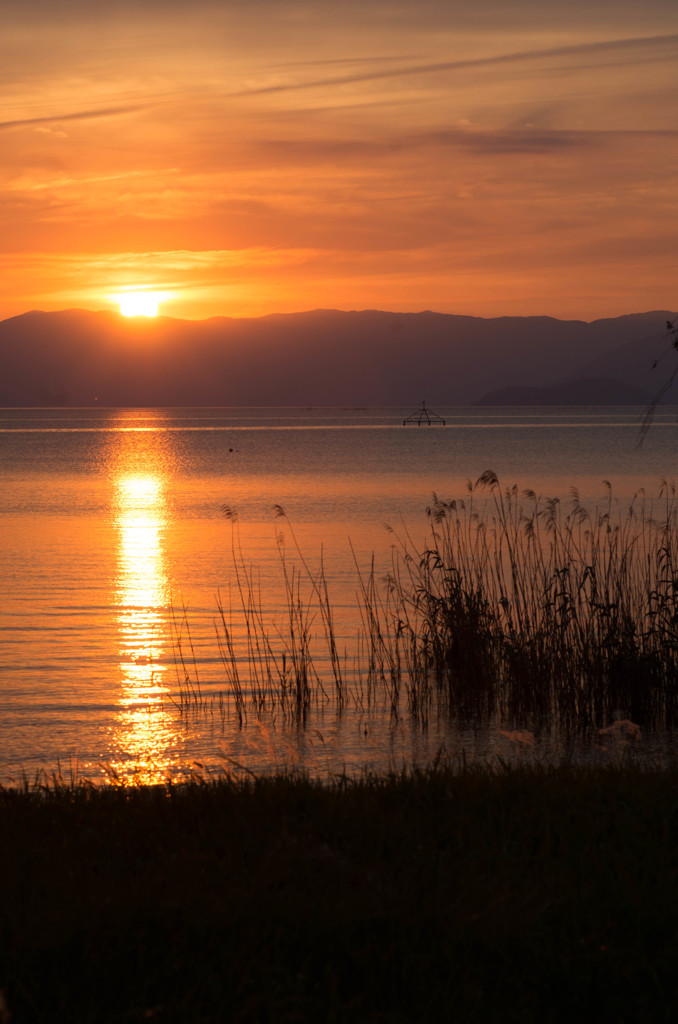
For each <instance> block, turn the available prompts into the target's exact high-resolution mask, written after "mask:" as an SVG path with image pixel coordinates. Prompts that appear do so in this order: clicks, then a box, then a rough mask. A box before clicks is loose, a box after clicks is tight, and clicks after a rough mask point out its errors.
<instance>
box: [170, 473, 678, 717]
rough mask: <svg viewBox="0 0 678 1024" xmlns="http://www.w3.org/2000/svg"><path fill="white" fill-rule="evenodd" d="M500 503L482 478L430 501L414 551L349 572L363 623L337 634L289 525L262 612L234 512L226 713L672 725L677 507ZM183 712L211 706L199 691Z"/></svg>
mask: <svg viewBox="0 0 678 1024" xmlns="http://www.w3.org/2000/svg"><path fill="white" fill-rule="evenodd" d="M605 487H606V491H607V498H606V501H605V503H604V505H603V506H602V507H597V508H594V509H588V508H586V507H585V506H584V505H583V504H582V502H581V501H580V497H579V494H578V492H577V491H576V489H574V488H572V490H571V493H570V498H569V501H568V502H566V503H563V502H561V501H560V500H558V499H556V498H544V497H539V496H538V495H537V494H536V493H535V492H534V491H531V490H526V491H522V492H519V490H518V488H517V486H515V485H514V486H513V487H509V488H502V487H501V485H500V482H499V480H498V479H497V477H496V475H495V474H494V473H493V472H492V471H490V470H488V471H486V472H485V473H483V474H482V476H481V477H480V478H479V479H478V480H477V481H476V483H475V484H470V483H469V485H468V489H467V493H466V494H465V495H464V497H462V498H457V499H454V500H443V499H442V498H440V497H438V496H437V495H434V496H433V501H432V504H431V506H430V507H429V508H428V509H427V515H428V518H429V527H430V529H429V534H428V540H427V543H426V545H425V546H424V548H423V549H419V548H418V547H417V546H416V545H415V544H414V543H413V541H412V539H411V537H410V536H409V535H408V533H407V531H406V530H405V529H404V528H403V529H401V530H399V531H397V530H392V531H391V542H392V546H391V560H390V569H389V571H388V573H387V574H386V575H385V576H383V575H382V576H378V575H377V573H376V571H375V563H374V559H373V560H372V561H371V563H370V564H369V565H368V566H367V567H366V568H365V567H361V566H360V565H359V563H358V559H357V558H355V556H354V560H355V568H356V601H357V606H358V608H359V612H360V616H359V618H360V622H359V625H358V626H357V627H356V630H355V631H354V632H353V633H348V632H346V631H345V630H344V631H342V630H341V629H338V627H337V624H336V619H337V616H336V615H335V611H334V609H333V605H332V602H331V598H330V592H329V586H328V581H327V578H326V574H325V569H324V564H323V559H322V555H321V557H320V561H319V564H318V566H317V567H313V566H312V565H311V564H310V561H309V560H308V559H307V558H306V556H305V555H304V553H303V552H302V550H301V548H300V546H299V544H298V542H297V539H296V534H295V532H294V528H293V526H292V524H290V523H289V522H288V521H287V517H286V516H285V513H284V510H283V509H282V508H280V507H279V506H276V507H275V509H274V511H275V515H276V516H277V517H278V518H281V519H283V520H285V524H286V529H287V532H288V534H289V536H290V537H291V540H292V551H291V554H289V553H288V552H287V551H286V548H285V545H284V543H283V541H282V539H280V541H279V551H280V566H281V574H282V582H283V593H284V605H285V607H284V613H283V614H280V613H279V611H278V613H277V614H276V613H275V611H271V610H267V609H266V607H265V600H264V599H265V596H266V595H265V594H264V593H263V592H262V588H261V586H260V584H259V583H258V581H257V577H256V573H255V571H254V570H253V568H252V567H251V566H248V564H247V560H246V557H245V555H244V552H243V549H242V546H241V541H240V533H239V526H238V520H237V513H236V512H235V511H234V510H233V509H230V508H224V510H223V511H224V515H225V516H226V518H227V519H228V520H229V522H230V524H231V547H232V556H233V566H234V568H233V585H232V587H231V596H230V600H229V602H228V605H226V603H225V602H224V601H223V600H220V603H219V609H218V620H217V632H218V643H219V649H220V652H221V662H222V668H223V680H224V685H223V688H222V690H221V692H220V693H219V695H218V697H216V698H212V701H211V707H212V709H213V706H214V701H215V700H216V702H217V704H218V707H219V710H220V712H221V714H222V715H227V714H231V713H233V714H235V715H236V716H237V718H238V720H239V721H240V723H241V724H242V723H244V722H245V720H246V718H247V716H248V715H250V714H255V715H257V714H261V713H264V712H268V711H273V712H275V713H279V714H281V715H282V716H283V717H285V718H286V719H290V720H296V721H298V722H299V723H301V724H303V723H304V722H305V720H306V716H307V714H308V712H309V710H310V709H311V708H312V707H314V706H325V707H330V708H334V710H336V711H337V712H341V711H342V710H343V709H344V708H345V707H347V706H350V707H355V708H359V709H362V710H367V711H375V712H379V713H386V714H388V715H390V716H392V717H393V718H394V719H398V718H399V717H401V716H403V715H408V716H410V718H411V719H412V720H413V721H415V722H417V723H419V724H420V725H421V726H423V727H425V726H426V725H427V723H428V722H429V721H430V719H431V716H442V715H444V716H449V717H450V718H454V719H457V720H459V721H460V722H471V721H487V720H488V719H489V718H490V717H492V718H493V720H495V721H499V722H512V723H518V724H521V725H524V724H526V723H528V722H529V723H530V725H531V726H533V727H539V728H550V727H554V728H558V729H559V730H562V731H564V732H566V733H567V732H569V731H572V732H582V731H586V730H592V729H598V728H600V727H601V726H602V725H605V724H607V723H609V721H611V720H612V719H614V718H618V719H626V718H628V719H630V720H632V721H633V722H638V723H641V724H643V725H645V726H652V727H671V725H672V724H673V723H674V720H675V717H676V709H677V706H678V700H677V692H678V505H677V502H676V493H675V487H674V486H673V485H671V484H669V483H667V482H666V481H663V482H662V483H661V487H660V491H659V495H658V497H657V498H655V499H654V500H649V499H647V498H646V496H645V494H644V493H643V492H639V493H638V494H636V496H635V497H634V499H633V501H632V502H631V503H630V505H629V506H628V507H627V508H625V509H624V508H622V507H621V506H620V505H619V504H618V502H617V501H616V500H615V499H614V497H613V495H612V489H611V487H610V485H609V484H607V483H605ZM182 665H183V669H184V672H185V674H186V679H187V682H186V685H185V687H184V688H183V690H182V705H183V706H186V707H189V706H195V705H197V704H202V703H207V702H206V701H205V698H204V696H203V694H202V692H201V691H200V690H199V688H198V687H197V686H196V685H195V684H192V683H190V681H189V680H188V672H187V671H186V662H182Z"/></svg>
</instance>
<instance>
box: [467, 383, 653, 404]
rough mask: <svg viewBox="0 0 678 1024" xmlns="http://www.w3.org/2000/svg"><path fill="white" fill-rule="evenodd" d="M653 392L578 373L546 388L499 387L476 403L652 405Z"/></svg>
mask: <svg viewBox="0 0 678 1024" xmlns="http://www.w3.org/2000/svg"><path fill="white" fill-rule="evenodd" d="M651 401H652V395H651V393H650V392H649V391H644V390H643V389H642V388H636V387H633V385H631V384H623V383H622V382H621V381H618V380H613V379H612V378H611V377H578V378H577V380H571V381H566V382H565V383H564V384H552V385H551V386H550V387H545V388H527V387H513V388H499V389H498V390H497V391H491V392H490V393H489V394H487V395H483V397H482V398H479V399H478V400H477V401H476V402H474V403H473V404H474V405H649V403H650V402H651Z"/></svg>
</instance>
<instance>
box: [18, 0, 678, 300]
mask: <svg viewBox="0 0 678 1024" xmlns="http://www.w3.org/2000/svg"><path fill="white" fill-rule="evenodd" d="M0 14H1V15H2V33H1V34H0V90H1V95H2V102H1V104H0V118H1V120H0V154H1V159H0V183H1V184H0V187H1V189H2V204H1V206H0V282H1V283H0V319H1V318H4V317H8V316H12V315H14V314H16V313H21V312H24V311H25V310H27V309H34V308H40V309H61V308H65V307H73V306H80V307H87V308H91V309H103V308H112V307H113V306H114V300H113V299H112V298H111V296H112V295H113V294H114V293H115V292H116V291H120V290H122V289H124V288H129V287H139V286H145V287H148V288H151V289H156V290H160V291H163V292H165V293H167V294H168V295H169V296H171V298H167V300H166V301H165V302H164V303H163V304H162V306H161V311H162V312H164V313H166V314H168V315H172V316H178V317H187V318H203V317H208V316H214V315H219V314H223V315H228V316H258V315H261V314H265V313H271V312H286V311H292V310H303V309H310V308H314V307H319V306H322V307H335V308H341V309H356V308H358V309H361V308H381V309H391V310H420V309H427V308H428V309H435V310H439V311H441V312H455V313H468V314H476V315H481V316H500V315H502V314H512V315H530V314H542V313H547V314H551V315H554V316H559V317H572V318H582V319H592V318H594V317H598V316H614V315H617V314H621V313H627V312H632V311H637V310H648V309H655V308H669V309H671V308H675V307H676V302H677V295H678V287H677V281H676V262H677V261H676V250H677V246H678V243H677V240H676V236H677V225H678V217H677V216H676V212H677V211H676V206H677V203H678V190H677V188H676V168H677V166H678V118H677V107H678V88H677V87H678V71H677V68H678V61H677V59H676V58H677V55H678V5H677V4H676V3H675V0H643V2H640V0H635V2H631V0H626V2H624V0H602V2H600V0H599V2H597V3H595V4H592V3H590V2H589V0H587V2H584V0H568V2H567V3H564V2H561V0H549V3H545V2H544V0H516V2H515V3H511V4H507V3H505V0H475V2H474V3H473V4H469V3H468V0H463V2H462V0H420V2H418V3H417V4H414V3H412V2H411V0H407V2H404V0H389V2H388V3H386V2H383V0H371V2H370V3H365V2H364V0H361V2H360V3H357V2H355V0H344V2H342V3H341V4H336V3H332V2H329V0H328V2H327V3H319V2H318V0H290V2H287V0H250V2H249V3H248V4H247V5H245V4H244V3H243V2H242V0H194V2H193V3H191V4H190V5H188V4H185V3H183V2H179V0H162V2H161V0H145V2H144V0H135V2H132V0H122V2H118V3H116V5H115V7H114V8H110V9H106V8H105V6H103V5H101V6H100V5H95V4H92V3H91V0H63V2H62V0H58V2H55V0H22V2H21V3H16V2H14V0H0Z"/></svg>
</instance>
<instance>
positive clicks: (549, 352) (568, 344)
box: [0, 310, 673, 408]
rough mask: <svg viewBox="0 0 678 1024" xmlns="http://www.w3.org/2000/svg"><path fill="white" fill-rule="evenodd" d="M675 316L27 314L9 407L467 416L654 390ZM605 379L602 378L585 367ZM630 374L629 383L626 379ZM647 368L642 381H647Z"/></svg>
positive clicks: (12, 358) (5, 328)
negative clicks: (481, 410)
mask: <svg viewBox="0 0 678 1024" xmlns="http://www.w3.org/2000/svg"><path fill="white" fill-rule="evenodd" d="M672 316H673V314H671V313H668V312H666V311H657V312H651V313H637V314H632V315H629V316H621V317H617V318H615V319H606V320H596V321H593V323H585V322H583V321H579V320H569V321H564V320H555V319H553V318H550V317H500V318H497V319H484V318H481V317H469V316H455V315H450V314H444V313H433V312H422V313H388V312H380V311H377V310H364V311H361V312H342V311H339V310H313V311H309V312H305V313H293V314H284V315H283V314H281V315H274V316H265V317H260V318H249V319H231V318H228V317H216V318H213V319H211V320H204V321H191V320H175V319H172V318H170V317H158V318H157V319H145V318H132V319H126V318H124V317H121V316H119V315H118V314H117V313H112V312H90V311H87V310H63V311H59V312H54V313H44V312H36V311H34V312H30V313H25V314H23V315H22V316H17V317H12V318H11V319H9V320H4V321H2V322H0V405H5V406H7V405H28V406H32V405H69V404H70V405H93V404H95V403H96V404H99V405H102V406H105V405H108V406H116V405H131V406H143V405H149V406H151V405H165V406H178V405H203V406H204V405H221V406H223V405H297V406H305V405H408V404H415V405H416V404H417V403H419V402H420V401H421V400H422V399H426V401H427V402H428V403H429V405H430V406H431V407H433V408H435V406H436V405H465V404H470V403H472V402H473V401H475V400H477V399H479V398H481V397H482V396H484V395H486V394H487V393H488V392H491V391H495V390H497V389H498V388H506V387H526V388H542V387H550V386H552V385H553V384H554V382H556V383H562V382H563V381H567V380H568V379H571V378H573V377H589V378H591V377H610V376H613V377H614V378H615V379H617V380H618V381H620V382H621V383H626V384H630V385H635V386H639V387H642V388H646V389H647V390H648V391H652V385H648V384H646V383H645V377H648V376H649V377H651V372H650V370H649V367H650V366H651V364H652V361H653V359H655V358H657V357H658V356H659V355H660V353H661V352H662V350H663V349H664V347H665V332H664V325H665V322H666V320H667V319H668V318H670V317H672ZM594 365H595V366H597V367H599V368H598V369H597V370H596V371H595V372H593V371H592V370H586V372H584V371H583V370H582V367H583V366H587V367H592V366H594ZM622 369H623V372H622ZM646 369H647V373H645V371H646Z"/></svg>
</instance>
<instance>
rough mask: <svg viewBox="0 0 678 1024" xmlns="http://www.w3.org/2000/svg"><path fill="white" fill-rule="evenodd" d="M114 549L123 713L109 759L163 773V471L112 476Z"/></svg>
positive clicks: (142, 777) (145, 775) (144, 777)
mask: <svg viewBox="0 0 678 1024" xmlns="http://www.w3.org/2000/svg"><path fill="white" fill-rule="evenodd" d="M115 483H116V517H115V525H116V529H117V533H118V557H117V563H118V566H117V579H116V593H115V601H116V605H117V621H118V630H119V657H120V676H121V690H120V697H119V703H120V714H119V720H118V725H117V731H116V735H115V745H116V748H117V750H118V751H119V754H120V756H119V757H117V758H116V760H115V761H114V762H113V763H112V764H111V768H112V769H113V771H114V772H115V773H116V776H117V777H118V778H120V779H124V780H125V781H136V782H140V783H152V782H161V781H163V780H164V779H166V777H167V772H168V769H169V767H170V763H171V759H170V756H169V752H170V750H171V749H172V747H173V745H174V744H175V743H176V740H177V737H176V734H175V728H174V723H173V716H172V715H171V714H170V712H169V711H168V710H167V705H168V701H169V695H168V689H167V673H168V667H167V664H166V662H167V654H168V648H169V645H170V643H171V636H170V621H169V604H170V588H169V581H168V573H167V561H166V555H165V550H164V546H163V534H164V530H165V526H166V520H167V508H166V498H165V494H164V488H163V482H162V479H161V478H160V476H158V475H153V474H144V473H139V474H130V475H121V476H120V477H118V478H117V480H116V482H115Z"/></svg>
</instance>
